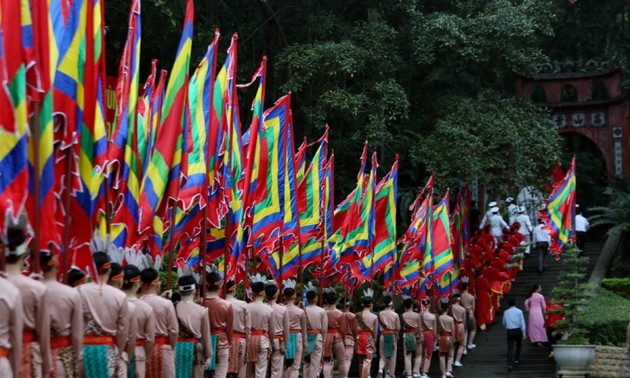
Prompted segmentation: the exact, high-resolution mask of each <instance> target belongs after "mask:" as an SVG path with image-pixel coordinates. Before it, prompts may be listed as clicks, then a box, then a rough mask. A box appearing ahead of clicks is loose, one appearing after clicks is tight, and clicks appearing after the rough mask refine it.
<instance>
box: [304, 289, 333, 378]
mask: <svg viewBox="0 0 630 378" xmlns="http://www.w3.org/2000/svg"><path fill="white" fill-rule="evenodd" d="M305 290H306V300H307V301H308V303H307V304H306V306H305V307H304V312H305V313H306V338H307V347H306V351H305V352H304V371H303V375H304V378H317V377H318V376H319V373H320V371H321V366H322V365H321V363H322V352H323V343H324V340H325V339H326V337H327V336H326V335H327V332H328V317H327V316H326V311H325V310H324V309H323V308H321V307H319V306H318V305H317V299H318V297H319V296H318V295H317V288H316V287H315V286H313V284H312V283H311V282H309V283H308V285H307V286H306V288H305Z"/></svg>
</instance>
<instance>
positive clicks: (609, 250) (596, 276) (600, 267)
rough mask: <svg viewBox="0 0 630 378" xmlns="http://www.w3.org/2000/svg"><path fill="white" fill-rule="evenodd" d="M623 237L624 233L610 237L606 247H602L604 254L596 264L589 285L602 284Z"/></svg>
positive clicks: (601, 254) (602, 253) (605, 244)
mask: <svg viewBox="0 0 630 378" xmlns="http://www.w3.org/2000/svg"><path fill="white" fill-rule="evenodd" d="M621 236H622V233H615V234H609V235H608V237H607V238H606V242H605V243H604V247H602V252H601V253H600V254H599V258H598V259H597V263H596V264H595V268H593V272H592V273H591V278H589V280H588V283H589V284H591V285H597V286H599V285H600V284H601V282H602V279H603V278H604V277H605V276H606V272H607V271H608V267H610V263H611V262H612V260H613V258H614V257H615V253H616V252H617V248H618V246H619V242H620V241H621Z"/></svg>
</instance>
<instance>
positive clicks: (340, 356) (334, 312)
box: [322, 287, 348, 378]
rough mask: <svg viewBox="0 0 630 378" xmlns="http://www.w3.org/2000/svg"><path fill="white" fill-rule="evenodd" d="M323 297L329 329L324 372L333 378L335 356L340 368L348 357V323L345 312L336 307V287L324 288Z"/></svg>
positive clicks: (325, 347)
mask: <svg viewBox="0 0 630 378" xmlns="http://www.w3.org/2000/svg"><path fill="white" fill-rule="evenodd" d="M322 297H323V298H322V299H323V303H324V310H325V311H326V317H327V320H328V330H327V332H326V339H325V340H324V348H323V353H322V355H323V359H324V367H323V372H324V378H332V376H333V368H334V361H333V356H334V357H335V359H337V363H338V366H339V370H341V369H342V367H343V366H342V365H343V363H344V360H345V357H346V350H345V346H344V344H343V341H344V339H345V338H346V334H347V333H348V323H347V318H346V316H345V315H344V313H343V312H341V311H339V310H338V309H337V307H336V305H337V292H336V291H335V289H334V288H332V287H331V288H326V289H324V290H323V294H322ZM340 376H341V377H345V375H341V371H340Z"/></svg>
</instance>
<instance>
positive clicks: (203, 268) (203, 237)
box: [199, 205, 225, 299]
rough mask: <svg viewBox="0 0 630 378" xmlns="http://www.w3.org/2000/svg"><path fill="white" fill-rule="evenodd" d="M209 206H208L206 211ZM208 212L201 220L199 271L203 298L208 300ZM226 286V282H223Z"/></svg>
mask: <svg viewBox="0 0 630 378" xmlns="http://www.w3.org/2000/svg"><path fill="white" fill-rule="evenodd" d="M207 208H208V205H206V209H207ZM205 214H206V210H205V209H204V217H203V218H202V219H201V237H200V238H199V240H200V241H199V243H200V245H199V258H200V261H199V269H200V270H201V298H202V299H205V298H206V217H205ZM223 284H224V285H225V281H224V282H223ZM224 291H225V290H224Z"/></svg>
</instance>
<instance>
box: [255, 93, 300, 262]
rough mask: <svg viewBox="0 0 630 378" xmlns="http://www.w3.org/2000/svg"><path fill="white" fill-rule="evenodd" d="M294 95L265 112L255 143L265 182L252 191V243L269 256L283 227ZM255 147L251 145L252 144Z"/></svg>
mask: <svg viewBox="0 0 630 378" xmlns="http://www.w3.org/2000/svg"><path fill="white" fill-rule="evenodd" d="M290 104H291V97H290V95H286V96H284V97H282V98H280V99H279V100H278V101H277V102H276V104H275V105H274V106H273V107H272V108H271V109H268V110H266V111H265V113H264V115H263V124H264V126H263V127H262V128H261V130H260V135H259V138H258V142H257V144H256V146H255V151H257V152H258V151H259V152H260V154H256V155H255V157H254V159H256V160H257V161H258V162H259V166H258V168H257V169H258V171H259V175H258V177H260V178H261V181H263V183H264V185H258V186H256V190H255V191H252V192H251V193H250V196H251V199H250V201H251V203H252V204H253V209H252V221H251V230H252V231H251V235H252V237H253V238H252V240H250V244H252V245H253V247H254V250H256V251H258V252H259V253H262V256H266V254H267V253H269V252H271V251H273V250H274V244H275V243H276V241H277V240H279V237H280V235H281V232H282V230H283V228H284V210H285V209H284V194H285V190H284V183H285V176H286V175H287V167H286V163H287V147H286V141H287V138H286V135H287V134H288V131H287V128H288V127H289V126H290V112H291V109H290ZM249 148H252V146H251V144H250V147H249Z"/></svg>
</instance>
